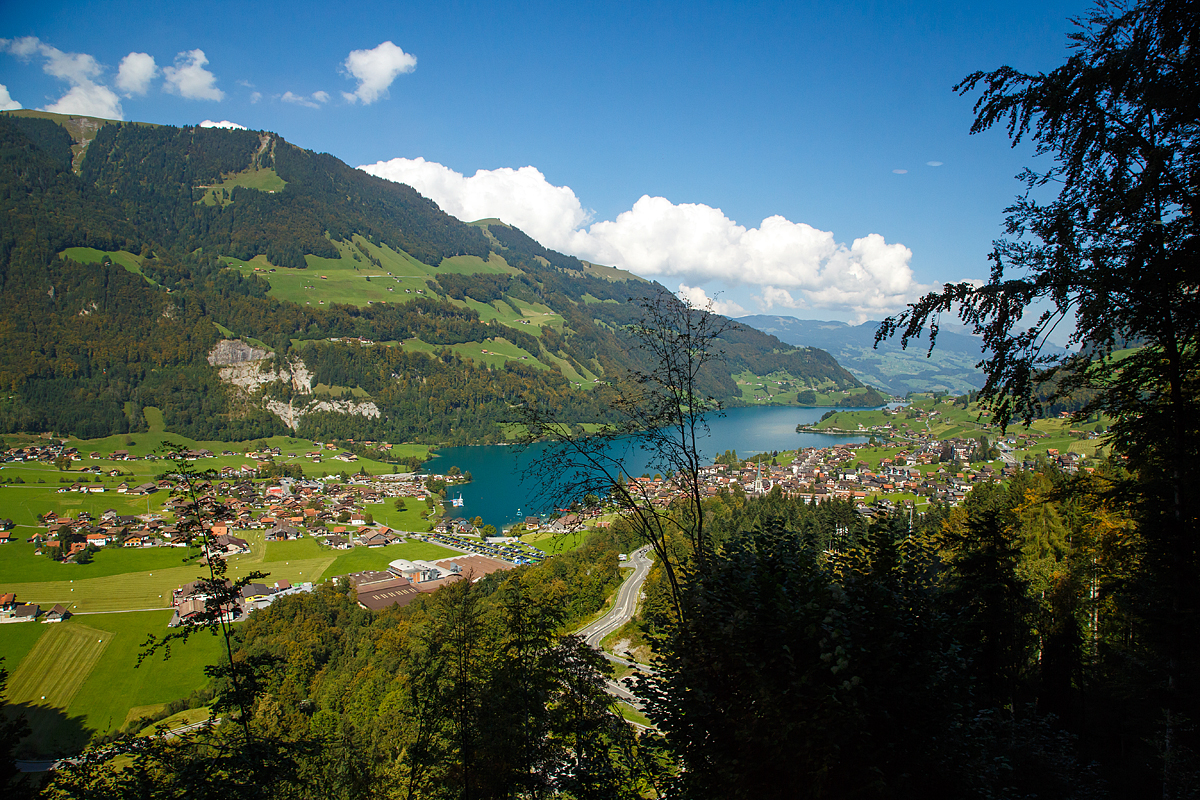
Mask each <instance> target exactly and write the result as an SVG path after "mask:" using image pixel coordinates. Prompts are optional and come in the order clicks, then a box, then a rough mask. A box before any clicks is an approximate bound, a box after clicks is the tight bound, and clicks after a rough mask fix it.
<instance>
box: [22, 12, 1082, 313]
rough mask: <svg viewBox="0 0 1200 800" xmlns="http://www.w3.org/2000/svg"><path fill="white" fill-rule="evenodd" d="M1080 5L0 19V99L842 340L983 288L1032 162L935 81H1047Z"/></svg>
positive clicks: (32, 15)
mask: <svg viewBox="0 0 1200 800" xmlns="http://www.w3.org/2000/svg"><path fill="white" fill-rule="evenodd" d="M1086 9H1087V5H1086V4H1084V3H1080V2H1069V3H1062V2H1053V0H1050V1H1048V2H1037V3H1031V2H1003V3H979V4H963V3H924V4H911V3H887V2H876V3H865V2H858V3H851V2H843V3H823V4H816V3H775V4H773V3H762V4H748V3H695V2H690V3H647V2H638V3H627V4H622V3H613V2H608V3H592V4H588V3H579V2H572V3H552V4H550V3H548V4H537V3H521V4H504V3H487V4H470V3H455V2H443V3H428V2H424V3H356V2H343V3H307V2H290V3H226V2H204V3H170V4H161V3H141V2H82V3H80V2H72V3H54V2H50V3H46V2H43V3H37V4H34V3H26V4H20V5H17V4H12V3H9V4H6V9H5V14H4V18H3V21H0V38H2V39H4V40H5V42H4V52H3V53H0V84H3V86H4V87H5V89H6V90H7V94H8V96H9V98H10V105H15V104H17V103H19V104H20V105H21V106H23V107H25V108H53V107H56V108H60V109H65V110H75V111H78V112H82V111H86V110H91V112H92V113H97V110H96V109H97V105H96V104H99V107H103V108H107V109H108V110H109V112H110V114H111V115H114V116H115V115H116V114H115V111H116V106H115V104H116V103H119V110H120V115H121V116H123V117H124V118H125V119H136V120H145V121H150V122H158V123H167V124H174V125H185V124H197V123H199V122H201V121H202V120H214V121H220V120H230V121H233V122H236V123H238V124H241V125H245V126H247V127H250V128H253V129H267V130H271V131H276V132H278V133H280V134H282V135H283V136H284V137H285V138H287V139H288V140H289V141H291V142H293V143H295V144H298V145H300V146H302V147H307V148H311V149H314V150H318V151H325V152H329V153H332V154H333V155H335V156H337V157H339V158H341V159H342V160H344V161H346V162H347V163H350V164H352V165H356V166H357V165H375V166H373V167H371V171H373V172H375V173H376V174H381V175H384V176H385V177H392V178H396V179H402V180H406V181H407V182H410V183H412V184H413V185H414V186H416V187H417V188H418V189H419V190H421V191H422V192H423V193H425V194H427V195H429V196H431V197H433V198H434V199H435V200H437V201H438V202H439V203H440V204H441V205H442V206H443V207H444V208H446V209H447V210H448V211H450V212H451V213H456V215H459V216H464V217H468V218H476V217H479V216H499V217H501V218H503V219H505V220H506V221H511V222H514V223H515V224H518V225H519V226H521V227H523V228H525V229H526V230H527V231H528V232H529V233H530V234H531V235H534V236H535V237H537V238H539V239H540V240H542V241H543V242H544V243H545V244H547V245H548V246H551V247H555V248H556V249H560V250H565V251H568V252H573V253H575V254H577V255H580V256H581V257H584V258H590V259H591V260H594V261H598V262H601V263H615V264H616V265H618V266H622V267H625V268H628V269H632V270H634V271H635V272H638V273H640V274H643V275H647V276H648V277H655V278H657V279H659V280H661V281H662V282H663V283H665V284H666V285H667V286H669V287H670V288H672V289H673V290H674V289H679V288H680V287H684V288H683V289H682V290H683V291H685V292H690V293H691V296H693V297H695V298H699V297H703V296H707V297H717V299H718V302H719V306H718V307H719V308H720V309H721V310H726V311H730V312H733V313H738V312H739V311H740V312H742V313H755V312H759V311H767V312H769V313H783V314H792V315H795V316H799V317H805V318H818V319H846V320H861V319H866V318H879V317H880V316H881V315H882V314H883V313H886V312H889V311H894V310H896V309H898V308H900V307H902V305H903V303H904V302H905V301H906V300H910V299H912V298H913V297H915V296H916V295H917V294H919V293H920V291H922V290H923V289H924V288H926V287H929V286H934V285H938V284H940V283H941V282H944V281H950V280H960V279H966V278H983V277H985V276H986V274H987V261H986V255H987V252H988V250H989V249H990V242H991V240H992V239H993V238H995V237H996V236H997V235H998V234H999V233H1000V226H1001V221H1002V216H1003V209H1004V207H1005V206H1006V205H1007V204H1008V203H1009V202H1010V201H1011V200H1012V198H1013V196H1014V195H1015V193H1016V192H1017V191H1019V188H1020V187H1019V185H1018V184H1017V182H1016V181H1014V180H1013V176H1014V175H1015V174H1016V173H1017V172H1018V171H1019V170H1020V169H1021V167H1023V166H1025V165H1028V164H1034V165H1036V161H1034V160H1032V158H1031V152H1030V150H1029V149H1028V148H1025V147H1022V148H1018V149H1016V150H1012V149H1010V148H1009V146H1008V142H1007V140H1006V139H1005V137H1004V135H1003V133H1002V132H1000V131H993V132H990V133H987V134H984V135H979V136H970V135H969V129H970V124H971V120H972V103H973V100H972V99H971V98H963V97H958V96H956V95H955V94H954V93H953V92H952V91H951V86H952V85H953V84H954V83H955V82H957V81H958V80H959V79H961V78H962V77H963V76H965V75H966V74H967V73H969V72H971V71H974V70H977V69H993V68H995V67H998V66H1000V65H1003V64H1009V65H1012V66H1014V67H1016V68H1018V69H1022V70H1027V71H1040V70H1049V69H1053V68H1054V67H1055V66H1057V65H1058V64H1060V63H1061V62H1062V61H1063V59H1064V58H1065V57H1066V54H1067V48H1066V33H1067V32H1068V30H1069V29H1070V25H1069V22H1068V18H1069V17H1071V16H1072V15H1077V14H1081V13H1083V12H1084V11H1085V10H1086ZM28 37H34V38H33V39H30V38H28ZM385 43H390V44H386V45H385ZM356 52H357V55H353V54H355V53H356ZM130 54H137V55H135V56H131V55H130ZM127 57H128V61H127V63H126V66H125V68H124V69H123V68H122V62H123V61H125V60H126V59H127ZM151 59H152V61H151ZM51 73H54V74H51ZM3 99H4V95H3V94H0V100H3ZM56 104H57V105H56ZM72 104H75V105H74V106H72ZM88 104H91V105H88ZM105 104H107V105H105ZM931 162H933V163H937V164H938V165H937V166H931V165H930V164H931ZM528 167H532V168H533V169H522V168H528ZM480 170H483V171H484V172H481V173H478V174H477V172H478V171H480ZM901 170H903V172H900V171H901ZM764 220H768V222H767V223H764ZM701 292H702V293H703V295H702V294H700V293H701Z"/></svg>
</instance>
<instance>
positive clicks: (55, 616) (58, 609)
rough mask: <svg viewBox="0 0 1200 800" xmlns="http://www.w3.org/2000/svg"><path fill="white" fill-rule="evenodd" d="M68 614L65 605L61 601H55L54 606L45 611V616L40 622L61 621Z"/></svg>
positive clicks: (69, 614) (69, 613)
mask: <svg viewBox="0 0 1200 800" xmlns="http://www.w3.org/2000/svg"><path fill="white" fill-rule="evenodd" d="M69 616H71V612H70V611H67V607H66V606H64V605H63V604H62V603H56V604H55V606H54V608H52V609H50V610H49V611H47V612H46V617H45V619H43V620H42V622H62V621H63V620H64V619H66V618H67V617H69Z"/></svg>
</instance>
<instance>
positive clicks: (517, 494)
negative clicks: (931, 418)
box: [422, 406, 867, 528]
mask: <svg viewBox="0 0 1200 800" xmlns="http://www.w3.org/2000/svg"><path fill="white" fill-rule="evenodd" d="M839 410H846V411H848V410H854V409H839ZM827 411H829V409H828V408H787V407H774V406H757V407H749V408H732V409H729V410H728V411H727V412H725V415H724V416H723V417H719V418H716V419H713V420H711V421H710V422H709V427H710V428H711V431H710V435H709V436H708V438H707V439H706V440H705V441H704V443H703V444H702V445H701V451H702V453H703V455H704V457H705V459H706V460H707V461H709V462H711V461H712V460H713V459H714V458H716V456H717V455H719V454H721V453H723V452H725V451H726V450H736V451H737V452H738V455H741V456H748V455H754V454H755V453H763V452H768V451H772V450H794V449H796V448H800V447H831V446H833V445H835V444H844V443H846V442H865V441H866V440H867V437H866V436H830V435H828V434H822V433H796V426H797V425H799V424H800V423H810V422H816V421H817V420H819V419H820V418H821V415H823V414H824V413H826V412H827ZM538 447H539V446H538V445H534V446H533V447H531V448H530V449H529V451H524V452H523V451H521V450H520V449H518V448H515V447H510V446H506V445H481V446H477V447H446V448H443V449H441V450H438V451H437V454H436V457H435V458H434V459H432V460H431V461H428V462H426V464H425V466H424V468H423V469H422V472H426V473H432V474H445V473H446V471H447V470H449V469H450V467H458V468H459V469H460V470H462V471H463V472H470V473H471V477H472V478H473V479H474V480H473V481H472V482H471V483H469V484H466V485H464V486H461V487H459V489H461V492H462V499H463V505H462V506H461V507H458V508H447V509H446V511H447V512H449V513H451V514H452V515H453V516H462V517H467V518H471V517H475V516H480V517H483V521H484V523H490V524H492V525H495V526H496V527H497V528H499V527H501V526H503V525H508V524H510V523H513V522H518V521H520V520H521V519H523V518H524V517H525V516H528V515H532V514H540V513H544V512H547V511H551V510H553V507H554V505H553V504H548V505H547V506H546V507H538V506H537V505H536V503H537V494H538V487H537V486H536V485H529V484H523V483H522V482H521V479H520V474H521V471H522V468H523V466H524V465H525V464H527V463H529V461H530V460H531V459H532V458H534V457H535V455H536V452H537V451H536V448H538ZM530 451H532V452H530ZM646 462H647V459H646V455H645V454H644V453H641V452H637V451H634V452H632V453H630V454H629V455H628V457H627V460H626V462H625V471H626V473H627V474H630V475H641V474H642V473H643V472H645V471H646V470H645V466H646ZM459 489H455V490H454V492H453V494H452V496H453V497H457V496H458V494H459Z"/></svg>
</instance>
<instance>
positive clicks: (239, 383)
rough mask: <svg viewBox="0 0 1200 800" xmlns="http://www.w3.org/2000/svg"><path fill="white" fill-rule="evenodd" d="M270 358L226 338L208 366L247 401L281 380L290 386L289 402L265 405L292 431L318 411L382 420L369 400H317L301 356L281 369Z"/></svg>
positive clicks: (266, 401)
mask: <svg viewBox="0 0 1200 800" xmlns="http://www.w3.org/2000/svg"><path fill="white" fill-rule="evenodd" d="M270 359H271V353H270V352H268V351H266V350H262V349H260V348H257V347H252V346H251V345H248V344H246V343H245V342H242V341H239V340H237V339H222V340H221V341H220V342H218V343H217V346H216V347H214V348H213V349H212V352H211V353H209V354H208V363H209V364H212V365H213V366H214V367H220V369H219V370H218V371H217V374H218V375H220V376H221V380H222V381H224V382H225V383H228V384H230V385H231V386H234V387H237V389H238V390H240V391H241V392H242V393H243V394H244V395H246V397H247V399H250V398H251V397H252V396H253V395H254V393H255V392H257V391H258V390H259V389H261V388H262V387H264V386H266V385H268V384H272V383H277V382H279V381H284V382H287V383H289V384H290V385H291V390H292V399H291V400H290V401H289V402H284V401H282V400H277V399H274V398H266V399H264V400H263V401H262V403H263V407H264V408H266V409H267V410H268V411H270V412H271V413H272V414H274V415H276V416H277V417H279V418H280V419H281V420H283V424H285V425H287V426H288V427H289V428H291V429H292V430H297V429H298V428H299V427H300V423H301V421H302V420H303V419H304V416H305V415H306V414H310V413H312V412H314V411H332V412H334V413H338V414H353V415H356V416H360V417H368V418H371V419H378V418H379V416H380V413H379V407H378V406H377V405H375V404H374V403H372V402H371V401H369V400H367V401H356V400H334V399H321V400H318V399H316V397H315V396H314V395H313V383H312V381H313V375H312V373H311V372H309V371H308V368H307V367H306V366H305V365H304V362H303V361H302V360H301V359H300V358H299V357H297V356H292V357H291V358H289V359H288V360H287V363H286V364H284V365H283V366H282V367H280V368H278V369H276V365H275V363H274V362H272V361H271V360H270Z"/></svg>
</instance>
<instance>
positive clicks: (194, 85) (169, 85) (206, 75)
mask: <svg viewBox="0 0 1200 800" xmlns="http://www.w3.org/2000/svg"><path fill="white" fill-rule="evenodd" d="M206 66H208V58H207V57H206V56H205V55H204V51H203V50H200V49H196V50H188V51H186V52H183V53H180V54H179V55H177V56H175V66H173V67H163V80H164V85H163V89H164V90H166V91H168V92H171V93H172V94H177V95H179V96H180V97H183V98H186V99H188V100H221V99H222V98H224V97H225V92H223V91H221V90H220V89H218V88H217V76H216V75H214V74H212V73H211V72H210V71H208V70H207V69H205V67H206Z"/></svg>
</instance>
